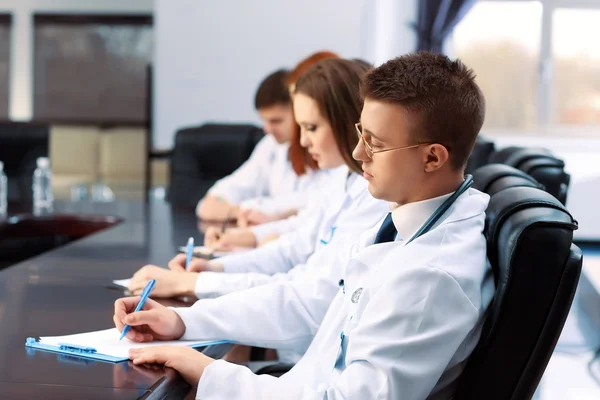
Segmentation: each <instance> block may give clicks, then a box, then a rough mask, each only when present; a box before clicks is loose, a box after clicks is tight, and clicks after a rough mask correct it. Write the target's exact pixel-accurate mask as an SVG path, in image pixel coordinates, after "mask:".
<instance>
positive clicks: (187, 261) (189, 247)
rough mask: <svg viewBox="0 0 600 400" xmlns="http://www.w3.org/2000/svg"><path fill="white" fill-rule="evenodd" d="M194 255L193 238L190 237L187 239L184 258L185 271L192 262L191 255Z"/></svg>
mask: <svg viewBox="0 0 600 400" xmlns="http://www.w3.org/2000/svg"><path fill="white" fill-rule="evenodd" d="M193 254H194V238H193V237H191V238H189V239H188V243H187V250H186V257H185V269H186V270H187V269H188V268H189V267H190V263H191V262H192V255H193Z"/></svg>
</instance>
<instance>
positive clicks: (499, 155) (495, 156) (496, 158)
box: [489, 146, 552, 164]
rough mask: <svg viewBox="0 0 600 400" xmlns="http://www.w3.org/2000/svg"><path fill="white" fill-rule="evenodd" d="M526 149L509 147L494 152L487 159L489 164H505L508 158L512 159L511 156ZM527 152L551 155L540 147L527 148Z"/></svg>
mask: <svg viewBox="0 0 600 400" xmlns="http://www.w3.org/2000/svg"><path fill="white" fill-rule="evenodd" d="M527 148H528V147H521V146H509V147H505V148H503V149H500V150H495V151H494V152H493V153H492V154H491V155H490V158H489V162H490V164H496V163H498V164H506V160H507V159H509V158H510V157H512V155H513V154H514V153H516V152H518V151H521V150H523V149H527ZM528 149H529V150H533V151H536V152H539V153H545V154H548V155H550V156H551V155H552V153H550V150H548V149H544V148H542V147H529V148H528Z"/></svg>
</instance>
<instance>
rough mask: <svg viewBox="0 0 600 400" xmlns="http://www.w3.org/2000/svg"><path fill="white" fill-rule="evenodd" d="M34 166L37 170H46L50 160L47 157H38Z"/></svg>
mask: <svg viewBox="0 0 600 400" xmlns="http://www.w3.org/2000/svg"><path fill="white" fill-rule="evenodd" d="M36 164H37V166H38V168H48V167H49V166H50V160H49V159H48V157H39V158H38V159H37V162H36Z"/></svg>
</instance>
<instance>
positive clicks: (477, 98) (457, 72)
mask: <svg viewBox="0 0 600 400" xmlns="http://www.w3.org/2000/svg"><path fill="white" fill-rule="evenodd" d="M361 90H362V95H363V97H364V98H365V99H373V100H377V101H382V102H386V103H391V104H399V105H400V106H402V107H403V108H404V109H406V111H407V113H408V115H409V118H410V119H411V121H410V124H411V127H412V132H410V134H411V135H412V136H413V137H414V139H415V141H416V142H417V143H428V142H429V143H439V144H442V145H444V146H446V147H447V148H448V149H449V153H450V160H449V162H450V166H451V167H452V168H453V169H454V170H460V169H464V168H465V166H466V164H467V160H468V158H469V155H470V154H471V151H472V150H473V146H474V145H475V141H476V139H477V135H478V134H479V131H480V129H481V127H482V125H483V120H484V118H485V99H484V98H483V94H482V93H481V90H480V89H479V86H477V83H475V74H474V73H473V71H472V70H471V69H469V68H467V67H466V66H465V65H464V64H463V63H462V62H461V61H460V60H455V61H453V60H450V59H449V58H448V57H446V56H445V55H442V54H434V53H428V52H421V53H415V54H408V55H404V56H402V57H398V58H395V59H393V60H390V61H388V62H386V63H385V64H383V65H381V66H380V67H378V68H375V69H374V70H372V71H371V72H370V73H369V74H368V75H367V76H366V77H365V79H364V80H363V83H362V86H361Z"/></svg>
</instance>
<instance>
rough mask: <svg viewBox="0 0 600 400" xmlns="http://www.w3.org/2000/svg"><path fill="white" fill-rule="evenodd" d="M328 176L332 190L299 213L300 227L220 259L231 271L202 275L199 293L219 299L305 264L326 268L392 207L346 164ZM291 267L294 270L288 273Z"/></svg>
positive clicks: (283, 276) (284, 276)
mask: <svg viewBox="0 0 600 400" xmlns="http://www.w3.org/2000/svg"><path fill="white" fill-rule="evenodd" d="M329 177H330V181H329V182H328V186H329V187H331V190H330V191H329V192H326V193H322V194H321V197H319V198H317V197H316V196H315V198H314V200H313V201H311V203H310V205H309V206H307V207H306V208H305V209H304V210H303V211H302V212H301V213H300V214H299V215H298V216H297V218H296V220H297V221H298V222H299V224H298V229H297V230H296V231H294V232H291V233H288V234H286V235H284V236H282V237H281V238H280V239H279V240H277V241H275V242H273V243H270V244H268V245H266V246H264V247H261V248H258V249H256V250H253V251H251V252H245V253H240V254H235V255H231V256H226V257H222V258H219V260H218V261H219V262H220V263H221V264H222V265H223V270H224V272H226V273H218V272H203V273H201V274H200V276H199V277H198V280H197V282H196V290H195V292H196V296H198V297H199V298H203V297H216V296H220V295H223V294H226V293H231V292H234V291H238V290H242V289H248V288H251V287H254V286H258V285H264V284H267V283H270V282H275V281H278V280H287V279H292V277H293V276H295V275H296V274H300V273H304V272H303V271H304V270H305V269H306V268H307V266H306V265H305V263H306V264H309V268H317V269H319V268H323V267H325V266H327V265H328V264H327V263H326V262H325V261H326V260H328V259H329V258H330V257H331V256H332V254H335V253H336V251H338V249H337V246H339V245H340V244H341V243H343V242H344V240H343V239H344V238H345V237H347V236H348V235H354V236H356V235H357V234H359V233H360V232H363V231H364V230H366V229H368V228H370V227H372V226H373V225H374V224H376V223H377V221H379V220H380V219H381V218H382V217H384V216H385V215H386V213H387V212H388V211H389V205H388V204H387V203H386V202H384V201H382V200H377V199H374V198H373V196H371V195H370V193H369V191H368V182H367V181H366V180H365V179H364V178H363V177H361V176H360V175H358V174H356V173H350V171H349V169H348V167H347V166H342V167H339V168H337V169H335V170H333V171H331V172H330V173H329ZM290 270H292V271H294V272H292V273H290V274H288V273H289V272H290ZM301 271H302V272H301ZM272 275H275V276H272Z"/></svg>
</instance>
